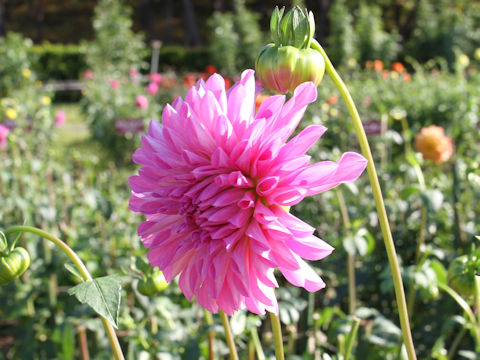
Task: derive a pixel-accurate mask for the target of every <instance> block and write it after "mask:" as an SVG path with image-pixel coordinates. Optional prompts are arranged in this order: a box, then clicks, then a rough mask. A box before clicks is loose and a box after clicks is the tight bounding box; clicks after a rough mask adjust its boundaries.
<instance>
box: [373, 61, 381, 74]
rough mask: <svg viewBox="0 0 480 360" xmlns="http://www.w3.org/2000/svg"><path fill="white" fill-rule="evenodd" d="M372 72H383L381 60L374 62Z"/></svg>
mask: <svg viewBox="0 0 480 360" xmlns="http://www.w3.org/2000/svg"><path fill="white" fill-rule="evenodd" d="M373 70H375V71H382V70H383V62H382V60H375V61H374V62H373Z"/></svg>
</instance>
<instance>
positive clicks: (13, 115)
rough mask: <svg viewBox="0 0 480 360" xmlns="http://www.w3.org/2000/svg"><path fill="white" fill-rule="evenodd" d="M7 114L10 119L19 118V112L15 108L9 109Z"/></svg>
mask: <svg viewBox="0 0 480 360" xmlns="http://www.w3.org/2000/svg"><path fill="white" fill-rule="evenodd" d="M5 115H6V116H7V118H9V119H10V120H14V119H16V118H17V116H18V114H17V111H16V110H15V109H12V108H10V109H7V111H5Z"/></svg>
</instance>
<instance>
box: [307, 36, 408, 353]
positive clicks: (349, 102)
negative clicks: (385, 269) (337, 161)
mask: <svg viewBox="0 0 480 360" xmlns="http://www.w3.org/2000/svg"><path fill="white" fill-rule="evenodd" d="M312 48H314V49H315V50H318V51H319V52H320V53H321V54H322V55H323V57H324V59H325V70H326V71H327V73H328V74H329V75H330V77H331V78H332V80H333V82H334V83H335V86H336V87H337V89H338V90H339V91H340V94H341V95H342V98H343V100H344V101H345V104H346V106H347V109H348V112H349V114H350V116H351V117H352V120H353V126H354V128H355V131H356V133H357V137H358V141H359V144H360V148H361V149H362V154H363V156H365V158H366V159H367V160H368V164H367V172H368V178H369V180H370V184H371V186H372V192H373V197H374V199H375V205H376V207H377V213H378V219H379V222H380V228H381V230H382V235H383V240H384V242H385V248H386V251H387V256H388V261H389V263H390V268H391V271H392V277H393V284H394V288H395V297H396V300H397V305H398V313H399V318H400V326H401V328H402V333H403V341H404V342H405V346H406V348H407V354H408V358H409V359H410V360H413V359H416V358H417V357H416V355H415V348H414V346H413V340H412V334H411V331H410V322H409V319H408V311H407V302H406V300H405V292H404V288H403V281H402V276H401V273H400V266H399V264H398V259H397V254H396V250H395V244H394V243H393V237H392V233H391V231H390V225H389V223H388V217H387V212H386V210H385V204H384V202H383V196H382V190H381V188H380V183H379V181H378V176H377V171H376V169H375V164H374V162H373V156H372V152H371V150H370V145H369V144H368V140H367V135H366V134H365V130H364V129H363V125H362V121H361V120H360V116H359V115H358V111H357V108H356V107H355V104H354V102H353V99H352V97H351V95H350V93H349V92H348V89H347V87H346V86H345V84H344V83H343V80H342V79H341V78H340V76H339V75H338V74H337V72H336V70H335V68H334V67H333V65H332V63H331V61H330V59H329V58H328V56H327V54H326V52H325V51H324V50H323V48H322V47H321V45H320V44H319V43H318V42H317V41H315V40H314V41H312Z"/></svg>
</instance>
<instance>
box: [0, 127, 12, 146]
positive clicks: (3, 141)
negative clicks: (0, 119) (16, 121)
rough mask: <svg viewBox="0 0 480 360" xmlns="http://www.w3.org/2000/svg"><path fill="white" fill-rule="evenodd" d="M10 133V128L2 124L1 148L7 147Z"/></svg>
mask: <svg viewBox="0 0 480 360" xmlns="http://www.w3.org/2000/svg"><path fill="white" fill-rule="evenodd" d="M9 133H10V129H9V128H8V127H6V126H5V125H2V124H0V149H6V148H7V137H8V134H9Z"/></svg>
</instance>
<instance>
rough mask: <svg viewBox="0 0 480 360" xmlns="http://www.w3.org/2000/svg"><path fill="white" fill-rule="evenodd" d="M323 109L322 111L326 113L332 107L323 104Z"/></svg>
mask: <svg viewBox="0 0 480 360" xmlns="http://www.w3.org/2000/svg"><path fill="white" fill-rule="evenodd" d="M321 107H322V110H323V111H325V112H326V111H328V109H330V105H328V104H327V103H323V104H322V106H321Z"/></svg>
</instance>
